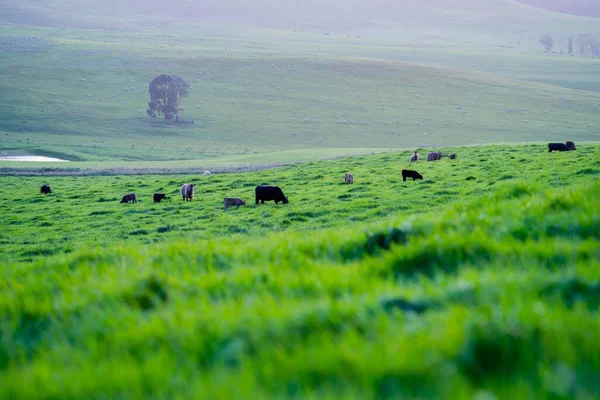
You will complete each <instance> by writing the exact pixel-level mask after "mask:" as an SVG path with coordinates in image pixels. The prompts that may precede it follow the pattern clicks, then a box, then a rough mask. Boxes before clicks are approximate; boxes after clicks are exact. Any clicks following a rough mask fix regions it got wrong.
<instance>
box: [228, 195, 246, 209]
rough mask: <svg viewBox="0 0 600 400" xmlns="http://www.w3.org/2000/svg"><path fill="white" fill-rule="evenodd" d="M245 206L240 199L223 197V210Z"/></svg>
mask: <svg viewBox="0 0 600 400" xmlns="http://www.w3.org/2000/svg"><path fill="white" fill-rule="evenodd" d="M244 205H246V202H245V201H244V200H242V199H238V198H237V197H225V198H224V199H223V206H224V207H223V208H224V209H225V210H227V209H228V208H229V207H233V206H235V207H236V208H238V207H239V206H244Z"/></svg>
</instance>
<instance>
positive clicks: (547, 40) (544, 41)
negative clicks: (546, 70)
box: [538, 35, 554, 53]
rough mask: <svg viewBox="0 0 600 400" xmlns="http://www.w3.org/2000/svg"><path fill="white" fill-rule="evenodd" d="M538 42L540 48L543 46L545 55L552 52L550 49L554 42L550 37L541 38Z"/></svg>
mask: <svg viewBox="0 0 600 400" xmlns="http://www.w3.org/2000/svg"><path fill="white" fill-rule="evenodd" d="M538 42H540V43H541V44H542V46H544V49H545V50H546V52H547V53H550V51H552V48H553V47H554V40H552V36H550V35H544V36H542V37H541V38H540V40H538Z"/></svg>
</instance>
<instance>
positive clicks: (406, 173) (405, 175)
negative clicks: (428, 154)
mask: <svg viewBox="0 0 600 400" xmlns="http://www.w3.org/2000/svg"><path fill="white" fill-rule="evenodd" d="M406 178H412V179H413V181H416V180H417V179H421V180H423V175H421V174H420V173H418V172H417V171H412V170H410V169H403V170H402V180H403V181H404V182H406Z"/></svg>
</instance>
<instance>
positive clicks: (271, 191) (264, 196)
mask: <svg viewBox="0 0 600 400" xmlns="http://www.w3.org/2000/svg"><path fill="white" fill-rule="evenodd" d="M254 193H255V194H256V204H258V202H259V201H260V202H261V203H262V204H265V201H271V200H274V201H275V204H278V203H279V202H280V201H281V202H282V203H283V204H287V203H288V198H287V197H285V195H284V194H283V191H282V190H281V188H280V187H279V186H260V185H259V186H257V187H256V189H255V190H254Z"/></svg>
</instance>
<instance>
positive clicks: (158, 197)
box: [152, 193, 167, 203]
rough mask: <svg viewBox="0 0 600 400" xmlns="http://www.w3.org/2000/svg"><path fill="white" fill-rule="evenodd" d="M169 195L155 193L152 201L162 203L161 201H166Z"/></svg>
mask: <svg viewBox="0 0 600 400" xmlns="http://www.w3.org/2000/svg"><path fill="white" fill-rule="evenodd" d="M166 198H167V195H166V194H164V193H154V196H152V200H153V201H154V202H155V203H160V201H161V200H163V199H166Z"/></svg>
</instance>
